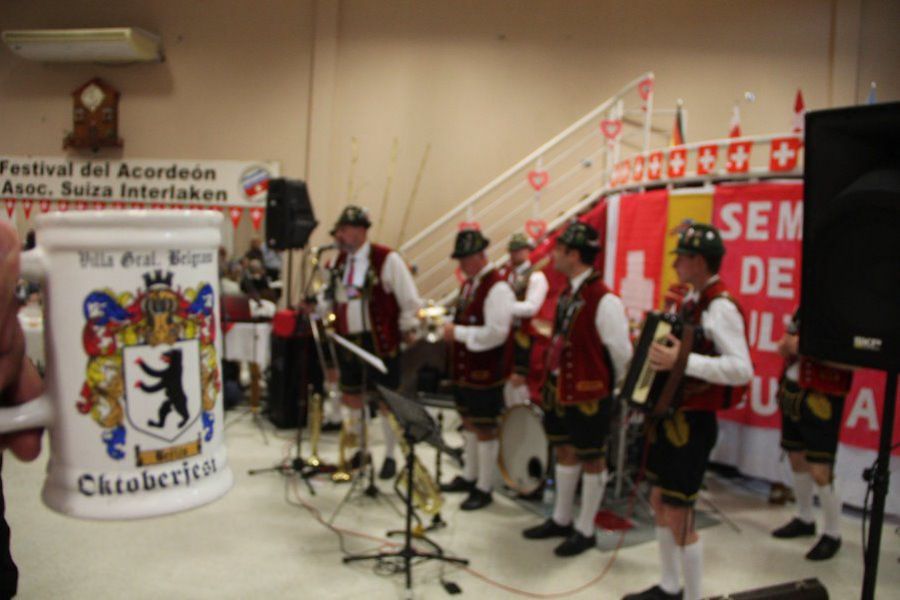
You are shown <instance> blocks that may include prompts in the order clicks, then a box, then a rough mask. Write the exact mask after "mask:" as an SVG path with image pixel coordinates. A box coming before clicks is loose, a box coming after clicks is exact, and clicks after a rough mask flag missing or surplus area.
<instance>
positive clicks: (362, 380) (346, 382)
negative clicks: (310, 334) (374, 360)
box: [335, 332, 400, 394]
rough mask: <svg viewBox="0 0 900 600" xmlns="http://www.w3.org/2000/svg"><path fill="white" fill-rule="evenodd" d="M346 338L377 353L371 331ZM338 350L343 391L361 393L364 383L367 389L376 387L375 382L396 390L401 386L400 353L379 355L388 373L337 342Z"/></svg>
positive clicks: (346, 336) (336, 347)
mask: <svg viewBox="0 0 900 600" xmlns="http://www.w3.org/2000/svg"><path fill="white" fill-rule="evenodd" d="M344 337H345V338H347V339H348V340H350V341H351V342H353V343H354V344H356V345H358V346H360V347H361V348H363V349H364V350H367V351H369V352H371V353H372V354H376V352H375V344H374V342H373V341H372V334H371V333H369V332H366V333H359V334H350V335H345V336H344ZM335 349H336V350H337V358H338V369H339V370H340V376H341V391H342V392H344V393H346V394H361V393H362V392H363V385H365V387H366V389H369V390H372V389H375V384H381V385H383V386H384V387H386V388H388V389H391V390H396V389H397V388H399V387H400V353H399V352H397V353H395V354H394V355H393V356H378V358H380V359H381V360H382V361H384V366H386V367H387V370H388V372H387V374H384V373H382V372H381V371H379V370H378V369H376V368H375V367H372V366H370V365H369V364H368V363H366V362H365V361H363V359H361V358H360V357H358V356H357V355H355V354H354V353H353V352H351V351H350V350H348V349H347V348H344V347H343V346H341V345H340V344H338V343H335Z"/></svg>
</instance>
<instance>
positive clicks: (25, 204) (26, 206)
mask: <svg viewBox="0 0 900 600" xmlns="http://www.w3.org/2000/svg"><path fill="white" fill-rule="evenodd" d="M33 206H34V200H32V199H31V198H25V199H24V200H22V210H23V211H25V218H26V219H30V218H31V208H32V207H33Z"/></svg>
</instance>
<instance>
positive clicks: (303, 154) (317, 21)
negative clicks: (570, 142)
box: [0, 0, 900, 244]
mask: <svg viewBox="0 0 900 600" xmlns="http://www.w3.org/2000/svg"><path fill="white" fill-rule="evenodd" d="M898 7H900V3H897V2H891V1H890V0H790V1H787V0H778V1H775V0H756V1H752V2H744V1H742V2H738V1H723V0H694V1H690V2H688V1H668V0H633V1H628V2H626V1H615V2H613V1H603V2H600V1H596V0H594V1H589V0H584V1H572V0H568V1H565V2H559V1H550V0H482V1H475V0H456V1H453V2H447V1H440V0H420V1H415V2H414V1H412V0H393V1H378V0H342V1H340V2H338V1H330V0H309V1H308V2H301V1H292V0H261V1H254V2H251V1H246V2H238V1H230V2H224V1H212V0H209V1H205V2H200V1H197V0H181V1H178V2H173V1H165V0H155V1H142V2H137V1H135V2H115V3H111V2H87V1H83V0H68V1H62V0H55V1H51V0H6V1H5V2H4V3H3V4H2V9H0V10H2V13H0V27H2V28H4V29H8V28H25V27H69V26H71V27H76V26H104V25H110V26H111V25H136V26H141V27H144V28H147V29H149V30H152V31H156V32H159V33H161V34H162V35H163V38H164V43H165V47H166V54H167V61H166V62H165V63H164V64H161V65H144V66H134V67H120V68H109V67H106V68H105V67H94V66H67V65H40V64H36V63H31V62H26V61H22V60H20V59H17V58H15V57H14V56H13V55H12V54H11V53H9V52H8V51H7V50H5V49H0V131H2V134H3V135H2V141H0V152H4V153H16V154H25V153H30V154H61V153H62V151H61V150H60V147H61V141H62V137H63V134H64V131H65V130H66V129H68V128H69V127H70V123H69V118H70V112H69V104H68V102H69V99H68V94H69V92H70V91H71V90H72V89H74V88H75V87H76V86H77V85H79V84H80V83H82V82H83V81H85V80H86V79H88V78H90V77H91V76H94V75H100V76H101V77H104V78H106V79H108V80H109V81H110V82H111V83H112V84H113V85H115V86H117V87H118V88H119V89H120V90H121V91H122V94H123V101H122V121H121V129H122V135H123V137H124V138H125V140H126V144H125V150H124V156H129V157H146V158H168V157H178V158H231V159H258V158H259V159H272V160H278V161H280V162H281V164H282V167H283V173H284V174H286V175H288V176H294V177H303V178H308V179H309V182H310V187H311V190H312V192H313V196H314V202H315V204H316V209H317V212H318V216H319V218H320V220H322V221H323V222H325V223H330V222H331V220H332V219H334V217H335V216H336V214H337V212H338V210H339V209H340V206H341V205H342V204H343V203H344V202H345V201H346V199H347V198H346V191H347V189H348V180H349V179H350V170H351V155H352V150H353V148H352V144H351V139H352V138H354V137H355V138H356V139H357V150H358V162H357V164H356V167H355V169H354V173H353V175H354V176H353V186H354V189H356V190H358V192H357V194H358V195H357V196H356V197H355V200H357V201H358V202H360V203H362V204H364V205H367V206H369V207H371V208H373V209H376V210H377V209H379V207H380V206H381V204H382V200H383V195H384V190H385V187H386V182H387V178H388V175H389V173H391V172H393V178H392V186H391V195H390V198H389V205H388V209H389V210H388V212H387V213H386V214H387V216H386V218H385V224H384V228H383V231H381V232H379V237H380V238H381V239H383V240H384V241H386V242H388V243H391V244H395V243H397V241H398V236H399V234H400V221H401V216H402V212H403V207H404V206H405V204H406V202H407V200H408V198H409V195H410V191H411V188H412V184H413V180H414V178H415V175H416V171H417V169H418V166H419V162H420V160H421V158H422V154H423V152H424V150H425V147H426V146H427V145H429V144H430V146H431V154H430V159H429V162H428V164H427V166H426V168H425V171H424V174H423V178H422V186H421V189H420V191H419V194H418V197H417V202H416V204H415V205H414V207H413V210H412V216H411V222H410V228H409V229H408V230H407V232H406V237H409V236H410V235H411V234H412V233H415V232H416V231H417V230H419V229H421V227H423V226H424V225H426V224H427V223H428V222H430V221H431V220H432V219H433V218H435V217H436V216H437V215H439V214H440V213H441V212H443V211H445V210H446V209H448V208H449V207H451V206H452V205H454V204H455V203H457V202H459V201H460V200H461V199H462V198H464V197H466V196H468V195H469V194H471V193H472V192H474V191H475V190H476V189H477V188H478V187H480V186H481V185H483V184H484V183H486V182H488V181H489V180H490V179H492V178H493V177H494V176H495V175H497V174H498V173H499V172H500V171H502V170H503V169H505V168H506V167H508V166H509V165H511V164H512V163H514V162H516V161H517V160H518V159H519V158H521V157H523V156H524V155H525V154H527V153H528V152H529V151H531V150H532V149H534V148H535V147H536V146H538V145H539V144H540V143H542V142H543V141H545V140H546V139H548V138H549V137H551V136H552V135H554V134H555V133H557V132H558V131H560V130H561V129H562V128H563V127H565V126H566V125H567V124H569V123H570V122H571V121H574V120H575V119H576V118H578V117H579V116H581V115H582V114H584V113H585V112H587V111H588V110H589V109H591V108H592V107H594V106H595V105H597V104H599V103H600V102H601V101H603V100H604V99H605V98H606V97H607V96H609V95H610V94H611V93H613V92H614V91H615V90H616V89H618V88H619V87H620V86H622V85H623V84H624V83H626V82H627V81H629V80H630V79H632V78H633V77H635V76H637V75H638V74H639V73H640V72H642V71H645V70H653V71H655V73H656V76H657V87H656V91H657V95H656V106H657V107H666V108H670V107H673V106H674V104H675V102H676V99H678V98H683V99H684V101H685V106H686V108H687V110H688V128H687V137H688V140H698V139H702V138H711V137H720V136H722V135H723V134H724V133H725V132H726V131H727V124H728V120H729V117H730V113H731V105H732V103H733V102H734V100H735V99H737V98H739V97H741V95H742V94H743V92H744V91H748V90H749V91H753V92H754V93H755V94H756V97H757V100H756V102H755V103H754V104H745V105H744V107H743V117H744V131H745V132H747V133H768V132H774V131H779V130H785V129H787V128H788V127H789V124H790V118H791V109H792V106H793V100H794V94H795V92H796V89H797V88H798V87H800V88H802V90H803V93H804V96H805V98H806V104H807V107H808V108H811V109H815V108H822V107H827V106H831V105H838V104H846V103H850V102H853V101H856V100H859V99H862V98H865V96H866V94H867V93H868V82H869V81H870V80H873V79H874V80H877V81H879V84H880V87H879V100H882V101H885V100H891V99H893V100H896V99H898V98H900V45H898V44H900V42H898V37H897V35H896V27H895V26H892V25H891V24H892V23H897V22H898V18H900V14H898V13H900V8H898ZM395 138H396V140H397V143H398V146H397V147H398V152H397V157H396V160H395V161H392V159H391V148H392V144H393V140H394V139H395ZM376 218H377V215H376ZM243 227H244V230H243V231H242V232H240V244H243V243H244V241H245V240H246V238H247V236H248V235H249V224H248V223H246V222H245V223H244V226H243ZM326 230H327V228H324V227H323V228H320V231H319V239H321V236H322V235H323V234H324V232H325V231H326Z"/></svg>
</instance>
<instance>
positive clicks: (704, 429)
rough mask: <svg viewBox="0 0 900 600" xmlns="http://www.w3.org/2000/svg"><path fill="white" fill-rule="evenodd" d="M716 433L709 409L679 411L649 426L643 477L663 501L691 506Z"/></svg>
mask: <svg viewBox="0 0 900 600" xmlns="http://www.w3.org/2000/svg"><path fill="white" fill-rule="evenodd" d="M718 434H719V424H718V422H717V421H716V413H715V412H713V411H708V410H681V409H679V410H676V411H675V412H674V413H673V414H672V415H671V416H668V417H665V418H663V419H658V420H655V421H653V422H651V423H650V425H649V431H648V432H647V435H648V438H649V439H648V444H649V448H648V449H647V452H648V455H647V468H646V476H647V480H648V481H650V483H652V484H653V485H655V486H658V487H659V489H660V492H661V493H662V501H663V502H665V503H666V504H671V505H674V506H688V507H690V506H693V505H694V502H696V500H697V494H698V493H699V491H700V486H701V484H702V483H703V475H704V473H705V472H706V465H707V464H708V463H709V454H710V452H712V449H713V446H715V444H716V437H717V436H718Z"/></svg>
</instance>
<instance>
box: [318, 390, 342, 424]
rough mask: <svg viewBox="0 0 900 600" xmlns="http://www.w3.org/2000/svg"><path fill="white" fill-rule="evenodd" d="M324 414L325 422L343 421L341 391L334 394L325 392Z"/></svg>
mask: <svg viewBox="0 0 900 600" xmlns="http://www.w3.org/2000/svg"><path fill="white" fill-rule="evenodd" d="M326 387H327V386H326ZM323 403H324V406H323V407H322V414H323V415H324V418H323V421H324V422H325V423H340V422H341V392H340V391H337V392H335V393H333V394H325V398H324V400H323Z"/></svg>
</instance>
